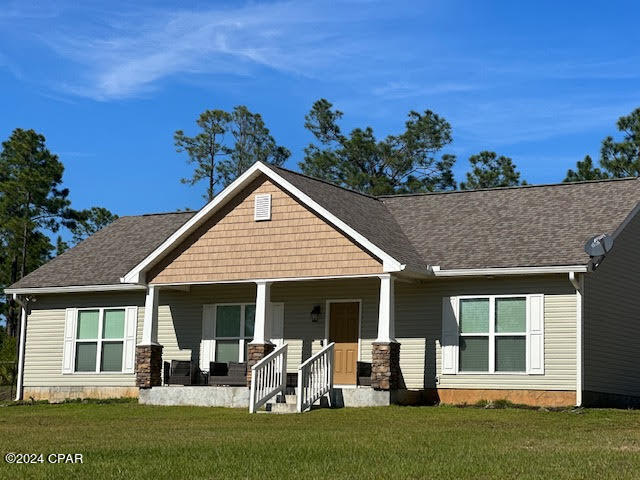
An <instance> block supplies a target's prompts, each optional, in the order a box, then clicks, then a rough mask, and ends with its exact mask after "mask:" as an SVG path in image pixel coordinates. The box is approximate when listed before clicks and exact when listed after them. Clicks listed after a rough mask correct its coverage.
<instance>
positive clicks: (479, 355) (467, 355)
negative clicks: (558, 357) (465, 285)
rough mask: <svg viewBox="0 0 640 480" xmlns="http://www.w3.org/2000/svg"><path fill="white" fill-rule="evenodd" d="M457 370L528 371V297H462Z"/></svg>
mask: <svg viewBox="0 0 640 480" xmlns="http://www.w3.org/2000/svg"><path fill="white" fill-rule="evenodd" d="M458 311H459V338H458V346H459V348H458V355H459V358H458V370H459V371H460V372H488V373H494V372H519V373H523V372H526V370H527V297H526V296H522V297H515V296H514V297H494V296H491V297H478V298H461V299H460V303H459V306H458Z"/></svg>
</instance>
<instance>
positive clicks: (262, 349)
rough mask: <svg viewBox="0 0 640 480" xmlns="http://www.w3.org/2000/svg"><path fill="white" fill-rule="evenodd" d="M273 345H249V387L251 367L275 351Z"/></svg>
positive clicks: (249, 384) (248, 383) (249, 383)
mask: <svg viewBox="0 0 640 480" xmlns="http://www.w3.org/2000/svg"><path fill="white" fill-rule="evenodd" d="M275 348H276V346H275V345H274V344H273V343H249V344H248V345H247V387H251V367H253V366H254V365H255V364H256V363H258V362H259V361H260V360H262V359H263V358H264V357H266V356H267V355H269V354H270V353H271V352H273V351H274V350H275Z"/></svg>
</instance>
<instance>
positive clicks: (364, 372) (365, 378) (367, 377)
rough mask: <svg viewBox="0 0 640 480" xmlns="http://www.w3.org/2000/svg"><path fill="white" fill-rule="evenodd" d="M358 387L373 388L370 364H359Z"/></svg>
mask: <svg viewBox="0 0 640 480" xmlns="http://www.w3.org/2000/svg"><path fill="white" fill-rule="evenodd" d="M358 385H362V386H363V387H370V386H371V364H370V363H369V362H358Z"/></svg>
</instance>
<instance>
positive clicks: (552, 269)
mask: <svg viewBox="0 0 640 480" xmlns="http://www.w3.org/2000/svg"><path fill="white" fill-rule="evenodd" d="M431 271H432V273H433V275H434V276H436V277H482V276H485V275H539V274H549V273H569V272H587V271H588V266H587V265H552V266H548V267H504V268H460V269H453V270H441V269H439V268H438V269H436V268H433V267H432V269H431Z"/></svg>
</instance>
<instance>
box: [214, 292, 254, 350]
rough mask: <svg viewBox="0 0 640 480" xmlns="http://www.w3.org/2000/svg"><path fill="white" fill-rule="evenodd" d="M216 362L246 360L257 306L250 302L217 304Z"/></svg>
mask: <svg viewBox="0 0 640 480" xmlns="http://www.w3.org/2000/svg"><path fill="white" fill-rule="evenodd" d="M215 315H216V317H215V318H216V319H215V336H214V340H215V359H216V362H244V361H246V358H247V344H248V343H249V342H250V341H251V340H252V339H253V327H254V322H255V317H256V306H255V305H254V304H248V303H238V304H222V305H216V306H215Z"/></svg>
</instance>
